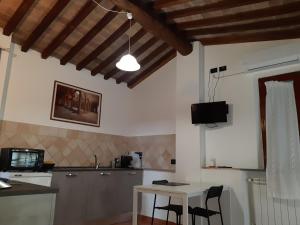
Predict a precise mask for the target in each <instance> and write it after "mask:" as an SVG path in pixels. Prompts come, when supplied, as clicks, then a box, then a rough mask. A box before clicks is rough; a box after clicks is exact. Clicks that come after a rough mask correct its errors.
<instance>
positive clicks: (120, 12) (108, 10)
mask: <svg viewBox="0 0 300 225" xmlns="http://www.w3.org/2000/svg"><path fill="white" fill-rule="evenodd" d="M92 1H93V2H94V3H95V4H96V5H98V6H99V7H100V8H102V9H103V10H105V11H107V12H114V13H119V14H127V12H125V11H116V10H111V9H108V8H105V7H104V6H103V5H101V4H100V3H99V2H97V1H96V0H92Z"/></svg>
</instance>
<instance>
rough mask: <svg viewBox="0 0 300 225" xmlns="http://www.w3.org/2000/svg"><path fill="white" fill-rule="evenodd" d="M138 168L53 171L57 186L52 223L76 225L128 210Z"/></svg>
mask: <svg viewBox="0 0 300 225" xmlns="http://www.w3.org/2000/svg"><path fill="white" fill-rule="evenodd" d="M142 176H143V171H141V170H105V171H100V170H94V171H74V172H73V171H72V172H66V171H56V172H54V173H53V179H52V186H53V187H56V188H59V193H58V195H57V199H56V209H55V216H54V218H55V219H54V225H69V224H72V225H76V224H82V223H84V222H85V221H95V220H98V219H107V218H111V217H116V216H118V215H122V214H124V213H128V212H131V211H132V196H133V186H134V185H140V184H142V180H143V177H142Z"/></svg>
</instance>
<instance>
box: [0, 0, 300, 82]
mask: <svg viewBox="0 0 300 225" xmlns="http://www.w3.org/2000/svg"><path fill="white" fill-rule="evenodd" d="M96 1H97V2H98V3H100V4H101V5H103V6H104V7H106V8H108V9H112V10H117V11H123V12H124V11H130V12H132V13H133V15H134V21H133V24H132V29H131V30H130V29H129V27H130V26H129V22H128V20H127V17H126V14H124V13H122V14H117V13H114V12H107V11H105V10H103V9H101V8H100V7H98V6H97V5H96V4H95V2H94V1H92V0H80V1H79V0H0V26H1V27H2V28H3V34H5V35H11V34H12V37H13V41H14V42H15V43H17V44H19V45H21V47H22V48H21V49H22V51H24V52H26V51H28V50H29V49H35V50H37V51H38V52H40V53H41V57H42V58H44V59H46V58H48V57H49V56H53V57H56V58H58V59H59V60H60V63H61V64H62V65H65V64H67V63H72V64H74V65H76V69H77V70H82V69H84V68H85V69H87V70H89V71H90V72H91V75H93V76H95V75H100V76H104V78H105V79H110V78H112V79H115V80H116V82H117V83H118V84H120V83H122V82H125V83H127V86H128V87H129V88H133V87H135V86H136V85H138V84H139V83H141V82H142V81H143V80H145V79H146V78H147V77H149V76H150V75H151V74H152V73H153V72H155V71H156V70H158V69H159V68H160V67H162V66H164V65H165V64H166V63H168V62H169V61H170V60H172V59H173V58H175V57H176V54H177V52H179V53H180V54H183V55H187V54H189V53H190V52H191V51H192V45H191V42H193V41H200V42H201V43H202V44H203V45H216V44H228V43H241V42H253V41H268V40H280V39H292V38H300V1H299V0H269V1H267V0H140V1H133V0H96ZM128 35H130V36H131V45H132V54H133V55H134V56H136V57H137V59H138V61H139V63H140V64H141V70H139V71H137V72H134V73H126V72H123V71H120V70H118V69H117V68H116V67H115V63H116V62H117V61H118V60H119V59H120V57H121V56H122V55H124V54H126V53H127V51H128Z"/></svg>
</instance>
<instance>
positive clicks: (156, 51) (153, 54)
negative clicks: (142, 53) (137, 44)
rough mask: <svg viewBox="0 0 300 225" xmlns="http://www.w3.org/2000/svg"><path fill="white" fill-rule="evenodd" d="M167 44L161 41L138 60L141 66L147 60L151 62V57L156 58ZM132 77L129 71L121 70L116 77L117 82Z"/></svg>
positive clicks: (164, 49)
mask: <svg viewBox="0 0 300 225" xmlns="http://www.w3.org/2000/svg"><path fill="white" fill-rule="evenodd" d="M168 48H169V46H168V45H167V44H166V43H163V44H161V45H159V46H158V47H157V48H155V49H154V50H153V51H152V52H150V53H149V54H148V55H147V56H146V57H145V58H144V59H143V60H141V61H140V65H141V68H143V67H145V66H146V65H147V64H148V63H149V62H151V61H152V60H153V59H155V58H157V56H158V55H160V53H162V52H164V51H166V49H168ZM130 77H132V73H129V72H123V73H122V75H121V76H120V77H119V78H118V79H117V84H119V83H121V82H123V81H125V82H126V81H127V80H129V79H130Z"/></svg>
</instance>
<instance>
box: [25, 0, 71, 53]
mask: <svg viewBox="0 0 300 225" xmlns="http://www.w3.org/2000/svg"><path fill="white" fill-rule="evenodd" d="M70 1H71V0H57V1H56V3H55V5H54V6H53V7H52V9H51V10H50V11H49V12H48V13H47V15H46V16H45V17H44V18H43V19H42V21H41V22H40V23H39V25H38V26H37V27H36V28H35V29H34V31H33V32H31V34H30V35H29V37H28V38H27V39H26V40H25V41H24V43H23V44H22V48H21V50H22V51H23V52H27V51H28V50H29V48H30V47H31V46H32V45H34V43H35V42H36V40H38V39H39V37H40V36H41V35H42V34H43V33H44V31H45V30H46V29H47V28H48V27H49V25H50V24H51V23H52V22H53V21H54V20H55V18H56V17H57V16H58V15H59V14H60V13H61V11H62V10H63V9H64V8H65V7H66V6H67V5H68V3H69V2H70Z"/></svg>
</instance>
